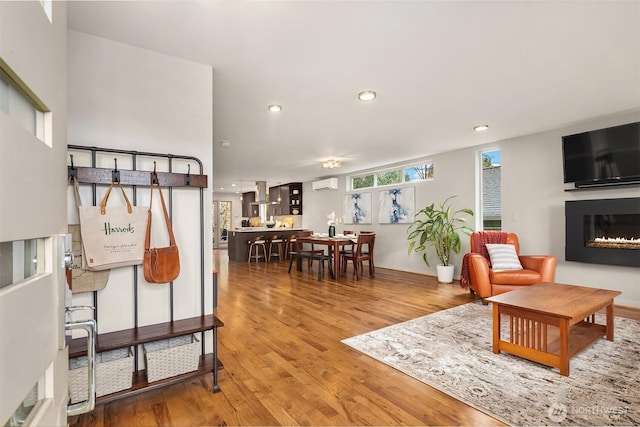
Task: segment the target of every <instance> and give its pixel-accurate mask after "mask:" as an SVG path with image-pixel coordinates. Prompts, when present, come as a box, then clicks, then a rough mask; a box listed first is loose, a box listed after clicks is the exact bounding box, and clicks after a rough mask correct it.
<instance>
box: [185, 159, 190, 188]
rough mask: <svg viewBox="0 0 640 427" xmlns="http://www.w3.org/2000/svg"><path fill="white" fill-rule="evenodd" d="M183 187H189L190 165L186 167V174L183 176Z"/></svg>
mask: <svg viewBox="0 0 640 427" xmlns="http://www.w3.org/2000/svg"><path fill="white" fill-rule="evenodd" d="M184 186H185V187H189V186H191V165H190V164H189V165H187V174H186V175H185V176H184Z"/></svg>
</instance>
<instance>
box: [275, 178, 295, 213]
mask: <svg viewBox="0 0 640 427" xmlns="http://www.w3.org/2000/svg"><path fill="white" fill-rule="evenodd" d="M269 203H270V204H269V215H273V216H280V215H302V183H301V182H290V183H289V184H283V185H277V186H274V187H269Z"/></svg>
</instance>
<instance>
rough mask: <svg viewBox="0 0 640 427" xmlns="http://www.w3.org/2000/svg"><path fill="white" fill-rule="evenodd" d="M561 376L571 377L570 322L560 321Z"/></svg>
mask: <svg viewBox="0 0 640 427" xmlns="http://www.w3.org/2000/svg"><path fill="white" fill-rule="evenodd" d="M559 369H560V375H564V376H565V377H568V376H569V321H568V320H567V319H562V320H561V321H560V366H559Z"/></svg>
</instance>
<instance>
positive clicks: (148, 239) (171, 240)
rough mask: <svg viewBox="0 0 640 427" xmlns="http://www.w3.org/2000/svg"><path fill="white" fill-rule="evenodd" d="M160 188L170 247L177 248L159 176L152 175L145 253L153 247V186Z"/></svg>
mask: <svg viewBox="0 0 640 427" xmlns="http://www.w3.org/2000/svg"><path fill="white" fill-rule="evenodd" d="M154 184H155V185H157V186H158V192H159V193H160V201H161V202H162V211H163V212H164V222H165V223H166V224H167V232H168V233H169V245H170V246H176V239H175V237H174V236H173V228H172V227H171V221H170V220H169V214H168V213H167V206H166V205H165V204H164V196H163V195H162V189H161V188H160V181H159V180H158V176H157V175H156V176H154V175H153V174H151V195H150V196H149V211H148V220H147V234H146V236H145V238H144V249H145V251H146V250H148V249H149V248H150V247H151V207H152V206H153V186H154Z"/></svg>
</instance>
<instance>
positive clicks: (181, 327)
mask: <svg viewBox="0 0 640 427" xmlns="http://www.w3.org/2000/svg"><path fill="white" fill-rule="evenodd" d="M68 149H69V150H74V151H85V152H87V151H88V152H89V153H90V155H91V167H78V166H75V164H74V160H73V155H72V154H70V163H71V164H70V165H69V166H68V167H67V176H68V180H69V182H72V180H77V182H78V183H80V184H91V185H92V194H93V205H94V206H95V205H96V201H97V200H96V185H98V184H104V185H109V184H111V183H115V182H117V183H120V184H122V185H130V186H132V192H133V200H132V201H133V204H136V199H137V197H136V196H137V186H139V185H142V186H145V187H146V186H149V185H150V180H151V179H157V180H158V181H159V183H160V185H161V186H163V187H164V188H165V189H166V190H168V192H169V197H168V204H167V205H168V210H169V216H170V217H172V207H173V198H172V194H173V190H174V188H193V189H198V191H199V193H200V206H199V212H200V232H199V235H200V236H199V237H200V239H199V240H200V316H199V317H194V318H190V319H181V320H177V321H175V320H174V289H173V282H171V283H169V288H170V290H169V292H170V294H169V305H170V321H169V322H166V323H163V324H157V325H150V326H144V327H139V321H138V315H139V313H138V266H132V267H130V268H132V269H133V299H134V327H133V328H132V329H129V330H124V331H116V332H115V333H107V334H104V335H105V336H104V337H100V336H99V338H98V343H99V345H100V344H101V343H106V342H107V341H108V339H110V338H113V339H114V340H115V341H118V342H120V343H121V342H122V337H123V336H125V337H129V338H127V339H128V340H129V341H128V342H130V343H131V345H134V346H135V347H134V348H135V359H134V363H135V371H136V372H135V375H134V379H136V381H138V380H139V381H140V382H142V385H134V387H133V388H132V389H131V390H128V391H124V392H122V393H120V392H119V393H115V395H117V396H115V397H114V396H112V395H108V396H105V397H106V398H108V399H100V398H99V399H98V400H99V401H101V400H102V401H104V400H111V399H112V398H118V397H122V396H125V395H128V394H130V393H136V392H138V391H140V390H141V389H143V388H145V387H149V386H150V385H147V384H145V381H144V380H143V379H140V378H138V377H140V375H138V345H139V344H141V343H143V342H148V341H149V339H147V340H146V341H142V340H141V339H140V338H139V337H140V336H142V335H144V334H145V331H146V330H147V329H153V330H154V331H156V330H158V327H160V330H161V331H163V332H162V333H161V335H162V336H160V335H158V336H156V337H155V339H160V338H164V337H165V336H166V337H169V336H177V335H184V334H189V333H194V332H200V333H201V355H202V356H201V362H200V364H201V368H200V370H199V371H196V372H195V373H194V374H193V375H199V374H202V373H203V372H206V370H207V369H209V368H211V369H212V371H213V391H214V392H218V391H220V388H219V386H218V369H219V368H220V367H221V364H220V362H219V361H218V359H217V328H218V327H221V326H223V325H224V324H223V323H222V322H221V321H220V320H219V319H218V318H217V317H216V316H214V315H212V314H210V315H207V314H206V313H205V271H204V265H205V245H204V236H205V225H204V189H205V188H207V176H206V175H203V174H202V172H203V166H202V162H201V161H200V160H199V159H198V158H196V157H192V156H184V155H174V154H161V153H153V152H141V151H131V150H118V149H112V148H100V147H85V146H80V145H68ZM98 153H113V154H117V155H120V156H122V155H125V156H129V157H130V159H131V164H132V165H133V169H129V170H127V169H119V168H118V159H117V158H114V168H113V169H110V168H98V167H96V164H97V155H98ZM140 157H144V158H147V159H148V158H160V159H166V160H168V164H169V167H168V169H169V172H157V171H156V161H155V160H154V162H153V163H154V168H153V171H148V170H146V171H145V170H138V161H139V158H140ZM174 160H186V161H191V162H194V163H197V164H198V166H199V173H198V174H192V173H191V164H188V165H187V171H186V173H178V172H175V171H174V170H173V168H174V164H173V161H174ZM150 177H151V178H150ZM194 240H195V239H194ZM216 285H217V277H216V274H215V273H214V277H213V286H214V289H213V308H214V309H215V308H216V307H217V289H216ZM93 305H94V307H95V309H94V319H95V320H97V319H98V308H99V307H98V292H97V291H94V292H93ZM207 330H212V331H213V354H212V355H211V354H209V355H206V356H205V336H204V332H205V331H207ZM156 334H157V333H156ZM111 336H113V337H111ZM100 338H102V340H101V339H100ZM73 341H75V340H73ZM125 342H127V341H125ZM77 347H78V346H74V343H73V342H72V344H71V346H70V354H72V353H75V354H76V355H77V354H79V353H80V351H76V350H75V348H77ZM104 347H105V348H110V347H109V345H107V344H105V345H104ZM203 365H206V366H203ZM182 377H184V376H180V377H177V378H176V379H175V381H179V380H180V379H181V378H182ZM171 382H173V380H172V381H164V382H163V384H165V383H166V384H169V383H171ZM153 386H154V387H155V386H156V385H153Z"/></svg>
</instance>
